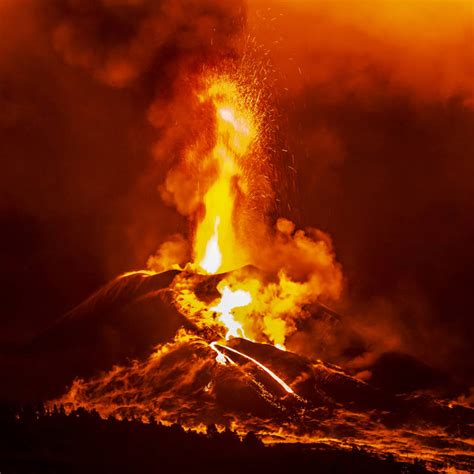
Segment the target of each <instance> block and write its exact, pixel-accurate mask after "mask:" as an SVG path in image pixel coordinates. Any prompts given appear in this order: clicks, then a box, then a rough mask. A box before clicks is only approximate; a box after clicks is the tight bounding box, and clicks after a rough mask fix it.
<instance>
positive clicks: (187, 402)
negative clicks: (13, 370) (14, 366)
mask: <svg viewBox="0 0 474 474" xmlns="http://www.w3.org/2000/svg"><path fill="white" fill-rule="evenodd" d="M246 271H249V270H248V269H246ZM251 271H253V272H256V271H257V270H256V269H251ZM228 277H229V274H222V275H208V276H203V275H195V274H192V273H187V272H179V271H169V272H163V273H161V274H152V273H150V272H134V273H130V274H128V275H125V276H122V277H120V278H117V279H116V280H114V281H112V282H111V283H109V284H108V285H106V286H105V287H104V288H102V289H101V290H99V291H98V292H96V293H95V294H94V295H92V296H91V297H90V298H89V299H87V300H86V301H85V302H84V303H82V304H80V305H79V306H78V307H77V308H75V309H74V310H72V311H71V312H69V313H68V314H67V315H65V316H64V317H63V318H61V319H60V320H58V321H57V323H56V324H55V325H53V326H52V327H51V328H49V330H48V331H46V332H45V333H43V334H41V335H40V336H38V337H37V338H36V339H35V341H34V342H33V343H32V344H31V345H30V346H29V347H28V351H29V356H30V359H31V360H32V361H35V362H34V364H33V367H34V370H33V371H34V372H36V374H37V377H45V376H47V377H48V380H49V382H50V383H49V384H48V391H47V392H46V393H42V394H41V396H42V397H43V398H44V397H46V396H49V397H50V400H51V401H50V406H51V407H52V406H53V405H62V406H64V408H65V409H66V410H67V411H71V410H75V409H78V408H85V409H87V410H95V411H97V412H98V413H99V414H100V415H101V416H102V417H103V418H107V417H110V416H113V417H115V418H119V419H127V418H130V417H133V418H139V419H141V420H142V421H143V422H145V423H146V422H148V420H151V419H158V420H160V421H161V422H163V423H165V424H173V423H180V424H181V425H183V426H185V427H187V428H190V429H193V430H197V431H202V430H205V428H206V426H208V425H211V424H215V425H217V426H222V427H231V428H232V429H235V430H236V431H237V432H238V433H241V434H242V435H243V434H245V433H247V432H250V431H252V432H255V433H257V434H258V435H259V436H260V437H261V439H262V440H263V441H264V442H265V443H270V444H272V443H282V442H285V443H287V442H304V443H323V444H327V445H328V446H331V447H334V446H337V447H338V448H341V449H352V448H353V447H354V446H357V447H359V448H364V449H367V450H369V451H370V452H373V453H375V454H376V455H380V456H382V455H384V454H385V453H388V452H389V453H392V454H394V455H395V456H397V457H398V458H400V459H407V458H408V459H409V458H422V459H424V460H426V461H428V462H429V463H430V465H431V466H432V467H435V468H436V467H439V466H442V465H446V464H448V465H453V466H457V468H459V469H463V468H464V469H467V468H468V467H469V465H470V462H471V459H472V445H471V443H470V439H472V436H473V432H472V426H473V423H474V410H472V409H470V408H468V407H464V406H461V405H456V404H452V403H449V402H448V401H443V400H439V399H438V400H437V399H435V398H433V397H430V396H427V395H420V394H418V393H416V392H410V393H405V394H398V395H396V394H394V393H391V392H390V391H388V390H383V389H381V388H378V387H375V386H372V385H370V384H369V383H366V382H363V381H361V380H358V379H357V378H355V377H354V376H353V375H351V374H350V373H348V372H347V371H345V370H343V369H342V368H341V367H338V366H335V365H332V364H328V363H324V362H323V361H321V360H317V359H312V358H308V357H304V356H302V355H299V354H296V353H292V352H291V351H287V350H282V349H279V348H277V347H275V346H274V345H272V344H268V343H258V342H254V341H250V340H248V339H244V338H241V337H233V338H229V339H228V340H221V342H213V341H215V339H216V332H215V330H213V329H212V325H210V326H208V327H207V328H204V329H203V328H202V327H200V325H199V323H196V320H194V321H193V318H189V317H187V316H186V314H185V313H183V312H180V311H179V310H178V309H177V306H176V303H175V301H174V299H173V294H174V293H175V292H176V285H177V284H178V283H179V282H181V283H182V281H183V279H185V280H186V281H187V282H188V285H189V284H190V283H189V282H192V283H193V286H194V288H195V293H196V294H197V295H198V299H199V300H200V301H202V302H203V303H206V302H208V301H212V300H213V299H214V298H215V297H216V294H218V291H217V287H218V286H219V283H220V282H221V281H222V280H223V279H225V278H228ZM312 311H313V317H314V318H317V319H324V320H326V321H328V320H329V321H331V324H332V326H330V327H336V326H337V325H341V324H344V322H343V318H341V317H336V314H335V313H334V312H332V311H331V310H329V309H327V308H325V307H319V308H315V307H313V308H312ZM111 334H113V335H114V337H111ZM48 374H49V375H48ZM393 376H394V377H396V376H397V374H396V373H394V374H393ZM66 385H67V386H68V387H69V388H68V389H67V391H66V393H64V387H65V386H66ZM52 387H53V388H52ZM61 391H62V393H60V392H61Z"/></svg>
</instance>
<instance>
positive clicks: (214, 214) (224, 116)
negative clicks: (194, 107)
mask: <svg viewBox="0 0 474 474" xmlns="http://www.w3.org/2000/svg"><path fill="white" fill-rule="evenodd" d="M201 100H210V101H211V102H212V104H213V106H214V108H215V121H216V141H215V145H214V148H213V150H212V152H211V156H210V158H211V161H212V162H213V163H214V165H215V168H216V171H217V177H216V178H215V180H214V182H213V183H212V185H211V186H210V188H209V189H208V191H207V192H206V194H205V196H204V200H203V204H204V209H205V212H204V217H203V219H202V220H201V221H200V222H199V224H198V227H197V229H196V234H195V239H194V257H195V262H197V264H198V267H199V268H200V269H201V270H203V271H204V272H206V273H217V272H218V271H221V272H222V271H227V270H232V269H234V268H237V267H240V266H242V265H243V264H245V263H246V258H247V257H246V252H245V247H244V246H243V245H242V243H241V242H239V238H238V236H237V233H236V232H235V225H234V209H235V204H236V189H237V188H238V187H239V180H241V181H242V180H243V178H242V175H243V173H242V169H241V166H240V165H239V160H240V159H241V158H242V157H243V156H244V155H245V154H246V153H247V152H248V150H249V147H250V145H251V143H252V141H253V140H254V138H255V136H256V126H255V124H254V120H253V117H252V114H251V111H250V110H248V109H247V108H245V106H244V105H243V104H244V101H243V100H242V97H241V96H240V94H239V91H238V88H237V86H236V84H235V83H233V82H232V81H228V80H219V81H216V82H215V83H213V84H212V85H211V87H209V89H208V90H207V93H206V94H204V95H203V96H202V97H201ZM239 189H240V190H241V187H240V188H239Z"/></svg>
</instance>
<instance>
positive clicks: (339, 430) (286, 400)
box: [40, 73, 473, 467]
mask: <svg viewBox="0 0 474 474" xmlns="http://www.w3.org/2000/svg"><path fill="white" fill-rule="evenodd" d="M197 82H198V86H197V87H196V89H195V90H194V96H195V103H194V104H193V105H192V107H194V108H195V110H193V113H197V114H198V115H199V116H200V117H201V120H200V121H199V123H196V130H195V131H193V132H192V133H193V136H195V140H194V142H193V143H192V144H191V145H189V146H188V147H187V149H186V150H185V152H184V154H183V156H181V157H180V159H179V161H178V163H177V164H176V165H175V167H174V168H173V169H172V170H171V171H170V172H169V174H168V176H167V179H166V182H165V184H164V186H163V187H162V193H163V195H164V196H165V197H166V199H167V200H168V202H172V203H174V204H176V206H177V207H178V209H179V210H180V211H181V212H182V213H184V214H185V215H187V216H188V220H189V232H188V235H189V239H187V240H186V239H185V238H184V237H183V236H179V238H177V237H176V236H174V237H173V238H172V239H171V240H170V241H169V242H165V243H164V244H162V245H161V247H160V248H159V250H158V252H157V253H156V255H154V256H152V257H150V259H149V269H147V270H143V271H135V272H130V273H127V274H124V275H122V276H120V277H118V278H117V279H116V280H114V281H112V282H111V283H110V284H109V285H107V286H106V287H104V288H103V289H102V290H100V291H98V292H97V293H96V294H94V295H93V296H92V297H91V298H89V300H87V301H86V302H84V303H83V304H82V305H80V306H79V307H77V308H76V309H75V310H73V311H71V312H70V313H69V314H68V315H67V316H66V317H65V318H63V320H62V321H61V322H60V323H59V324H58V325H57V326H56V327H54V328H52V330H51V331H50V332H49V333H47V334H46V335H44V336H43V339H44V341H46V342H43V344H46V345H51V341H54V340H56V341H57V340H58V339H64V338H65V339H66V340H67V339H68V336H67V334H68V333H70V332H71V331H73V332H76V333H79V334H83V336H80V337H84V338H90V337H91V334H93V333H94V332H95V331H96V329H94V325H95V324H98V322H99V321H102V320H103V321H109V323H107V324H112V325H113V324H119V328H121V329H119V332H120V333H122V334H121V335H120V339H119V345H120V349H119V350H118V352H117V350H115V352H114V351H111V349H110V348H109V347H108V346H107V342H105V341H104V340H103V339H101V338H100V337H99V339H97V336H94V337H93V339H92V340H93V343H92V345H90V344H89V345H88V344H87V342H85V341H84V347H83V348H81V349H80V353H81V354H82V355H81V356H80V358H81V360H82V363H81V364H79V365H77V364H76V368H77V372H78V373H76V374H75V375H76V376H79V377H80V378H76V380H75V381H74V382H73V383H72V385H71V386H70V388H69V389H68V391H67V393H65V394H64V395H62V396H61V397H59V398H56V399H54V400H52V401H51V402H50V405H51V407H52V406H53V405H63V406H64V407H65V408H66V410H69V411H71V410H75V409H78V408H81V407H82V408H86V409H88V410H96V411H97V412H98V413H99V414H100V415H101V416H102V417H104V418H107V417H109V416H113V417H117V418H128V417H139V418H140V419H141V420H142V421H143V422H145V423H146V422H148V420H149V419H158V420H160V421H161V422H163V423H165V424H173V423H176V422H179V423H180V424H182V425H183V426H185V427H187V428H190V429H193V430H198V431H202V430H205V427H206V426H208V425H210V424H216V425H217V426H220V427H231V428H232V429H234V430H236V431H237V432H238V433H241V434H242V435H243V434H245V433H246V432H249V431H254V432H256V433H258V435H259V436H260V437H261V438H262V439H263V440H264V441H265V442H268V443H274V442H305V443H311V442H323V443H326V444H328V445H335V446H339V447H340V448H342V449H346V448H349V447H354V446H358V447H363V448H365V449H369V450H370V451H373V452H375V453H378V454H380V455H382V454H384V453H387V452H390V453H393V454H395V455H396V456H398V457H400V458H401V459H407V458H408V459H409V458H423V459H425V460H427V461H429V462H430V463H432V465H433V466H437V465H441V464H442V463H445V462H449V463H457V464H456V465H458V466H461V467H462V466H463V465H464V463H466V465H467V463H468V459H469V453H470V451H471V444H470V442H469V441H468V439H469V430H470V428H469V425H470V424H471V423H472V420H473V414H472V411H471V410H470V409H468V408H465V407H462V406H460V405H456V406H454V405H452V404H449V405H448V404H447V402H446V403H444V402H439V401H435V400H433V399H431V398H429V397H425V396H411V395H407V396H396V395H394V394H390V393H387V392H384V391H383V390H381V389H380V388H376V387H372V386H370V385H369V384H367V383H366V382H364V381H362V380H360V379H357V378H355V377H354V376H352V375H350V374H349V373H347V372H344V371H343V370H342V369H341V368H339V367H337V366H334V365H331V364H327V363H324V362H323V361H321V360H319V359H317V358H315V357H311V356H310V355H308V353H307V351H306V352H304V351H303V352H302V351H300V346H301V340H300V334H301V333H304V332H305V331H307V328H308V322H315V323H316V324H317V328H318V331H319V334H316V335H315V334H314V333H313V334H312V336H311V337H313V338H314V339H317V340H319V341H320V343H321V344H325V343H327V340H326V341H325V337H326V336H327V335H328V334H329V336H330V337H329V341H330V338H331V337H337V335H338V334H340V332H341V326H344V321H343V319H344V318H342V317H341V316H339V315H338V314H337V313H336V312H334V311H332V310H331V309H329V307H330V306H331V302H334V301H336V300H337V298H338V296H339V295H340V292H341V290H342V283H343V276H342V271H341V267H340V265H339V264H338V263H337V261H336V259H335V255H334V251H333V248H332V244H331V240H330V238H329V237H328V236H327V235H326V234H324V233H323V232H321V231H319V230H315V229H306V230H304V231H303V230H295V225H294V224H293V223H292V222H291V221H289V220H288V219H285V218H277V219H275V218H274V216H273V215H272V212H271V210H272V205H271V202H272V200H273V199H274V197H275V190H274V187H275V186H278V182H277V181H276V180H275V175H274V174H273V173H272V159H271V156H270V155H269V154H268V153H267V150H268V149H269V148H270V145H271V143H270V141H271V140H270V135H269V132H268V126H267V124H266V123H265V120H268V116H267V114H266V113H265V111H264V108H265V106H266V104H265V101H264V99H263V98H262V97H261V96H259V93H258V86H257V85H256V84H253V85H252V86H250V85H249V84H248V83H247V82H245V81H243V80H242V79H241V78H240V77H239V76H236V77H233V76H232V75H231V74H229V75H219V74H215V73H213V74H209V75H207V76H205V77H204V78H200V80H199V81H197ZM272 222H274V224H273V225H272ZM186 242H189V244H187V243H186ZM188 256H191V261H186V258H187V257H188ZM163 320H168V321H169V323H168V326H167V327H168V329H167V331H166V333H167V334H166V335H165V336H163V334H160V333H159V332H160V330H158V328H159V327H160V324H161V323H157V322H162V321H163ZM117 321H122V322H124V325H122V323H117ZM84 325H85V326H84ZM141 325H145V326H146V329H145V331H146V334H143V333H140V330H136V328H135V329H133V327H134V326H136V327H140V326H141ZM127 332H129V333H130V334H127ZM166 338H168V340H166ZM40 344H41V343H40ZM54 344H56V343H53V345H54ZM98 345H99V346H100V349H97V346H98ZM61 351H62V357H67V350H66V351H64V347H63V348H62V349H61ZM90 351H93V352H94V355H93V356H91V354H90ZM111 353H112V354H115V359H113V358H112V359H111V356H110V354H111ZM77 355H78V354H77V353H75V354H74V357H75V358H76V359H77ZM111 363H113V366H112V364H111ZM387 370H389V369H387ZM440 463H441V464H440Z"/></svg>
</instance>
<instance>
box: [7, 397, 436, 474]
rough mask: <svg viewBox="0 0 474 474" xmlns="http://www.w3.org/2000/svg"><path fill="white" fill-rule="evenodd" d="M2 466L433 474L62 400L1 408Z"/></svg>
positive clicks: (361, 454) (39, 473) (417, 466)
mask: <svg viewBox="0 0 474 474" xmlns="http://www.w3.org/2000/svg"><path fill="white" fill-rule="evenodd" d="M0 439H1V440H3V441H2V442H1V443H0V471H1V473H2V474H16V473H21V474H25V473H28V474H29V473H31V474H33V473H34V474H43V473H45V474H46V473H48V474H50V473H51V474H52V473H73V474H74V473H88V474H89V473H96V472H97V473H99V472H100V473H140V474H144V473H148V472H150V473H151V472H153V473H156V472H163V473H167V472H170V473H201V472H206V473H226V474H227V473H241V472H249V473H250V472H261V473H264V472H272V473H280V472H281V473H283V472H285V473H287V472H295V473H305V472H308V473H309V472H311V473H314V472H317V473H318V474H319V473H332V474H334V473H364V474H370V473H386V474H391V473H394V474H395V473H405V474H415V473H416V474H418V473H419V474H422V473H427V472H429V471H428V470H427V469H426V467H425V466H424V465H423V463H422V462H420V461H416V462H414V463H402V462H397V461H396V460H395V459H394V457H393V456H392V455H387V456H386V457H385V458H384V459H381V458H379V457H376V456H374V455H373V454H370V453H368V452H366V451H364V450H361V449H358V448H353V449H352V450H347V451H342V450H340V449H336V448H330V447H328V446H327V445H316V444H311V445H302V444H278V445H274V446H265V445H264V444H263V443H262V442H261V441H260V439H259V438H258V436H257V435H256V434H255V433H252V432H249V433H247V434H246V435H245V436H244V437H242V438H241V437H240V436H239V435H238V434H237V433H235V432H233V431H232V430H231V429H230V428H226V429H225V430H224V431H219V430H218V429H217V427H216V426H215V425H209V426H208V427H207V430H206V432H205V433H197V432H195V431H190V430H185V429H184V428H183V427H182V426H181V425H180V424H178V423H176V424H173V425H172V426H165V425H163V424H161V423H160V422H159V421H158V420H156V419H154V418H151V419H150V420H147V422H146V423H144V422H143V420H138V419H126V420H118V419H116V418H114V417H110V418H108V419H102V418H101V417H100V416H99V415H98V413H97V412H94V411H92V412H88V411H86V410H84V409H78V410H76V411H74V412H71V413H69V414H67V413H66V412H65V410H64V408H63V407H62V406H59V407H57V406H55V407H54V408H53V409H52V410H50V411H47V410H46V409H45V408H44V406H43V405H42V404H39V405H37V406H33V405H28V406H21V407H19V406H15V405H11V404H3V405H2V406H1V407H0Z"/></svg>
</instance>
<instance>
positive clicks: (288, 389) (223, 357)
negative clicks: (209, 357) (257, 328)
mask: <svg viewBox="0 0 474 474" xmlns="http://www.w3.org/2000/svg"><path fill="white" fill-rule="evenodd" d="M210 346H211V348H212V349H213V350H214V351H216V352H217V357H216V360H217V362H219V363H221V364H222V363H225V362H226V361H227V360H228V361H230V362H231V363H232V364H235V362H234V361H233V360H232V359H231V358H230V357H229V356H228V355H226V354H224V353H223V352H222V351H220V350H219V348H222V349H225V350H226V351H230V352H233V353H234V354H237V355H239V356H241V357H243V358H245V359H247V360H249V361H251V362H253V363H254V364H256V365H257V366H258V367H260V368H261V369H262V370H264V371H265V372H266V373H267V374H268V375H269V376H270V377H271V378H272V379H273V380H275V381H276V382H278V383H279V384H280V385H281V386H282V387H283V389H284V390H285V391H286V392H288V393H291V394H295V392H294V391H293V389H292V388H291V387H290V386H289V385H288V384H287V383H285V382H284V381H283V380H282V379H281V378H280V377H278V375H276V374H275V373H274V372H272V371H271V370H270V369H269V368H268V367H265V366H264V365H263V364H262V363H261V362H259V361H258V360H256V359H254V358H253V357H250V356H249V355H247V354H244V353H242V352H240V351H238V350H237V349H233V348H232V347H228V346H221V345H220V344H217V343H216V342H212V343H211V344H210Z"/></svg>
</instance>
